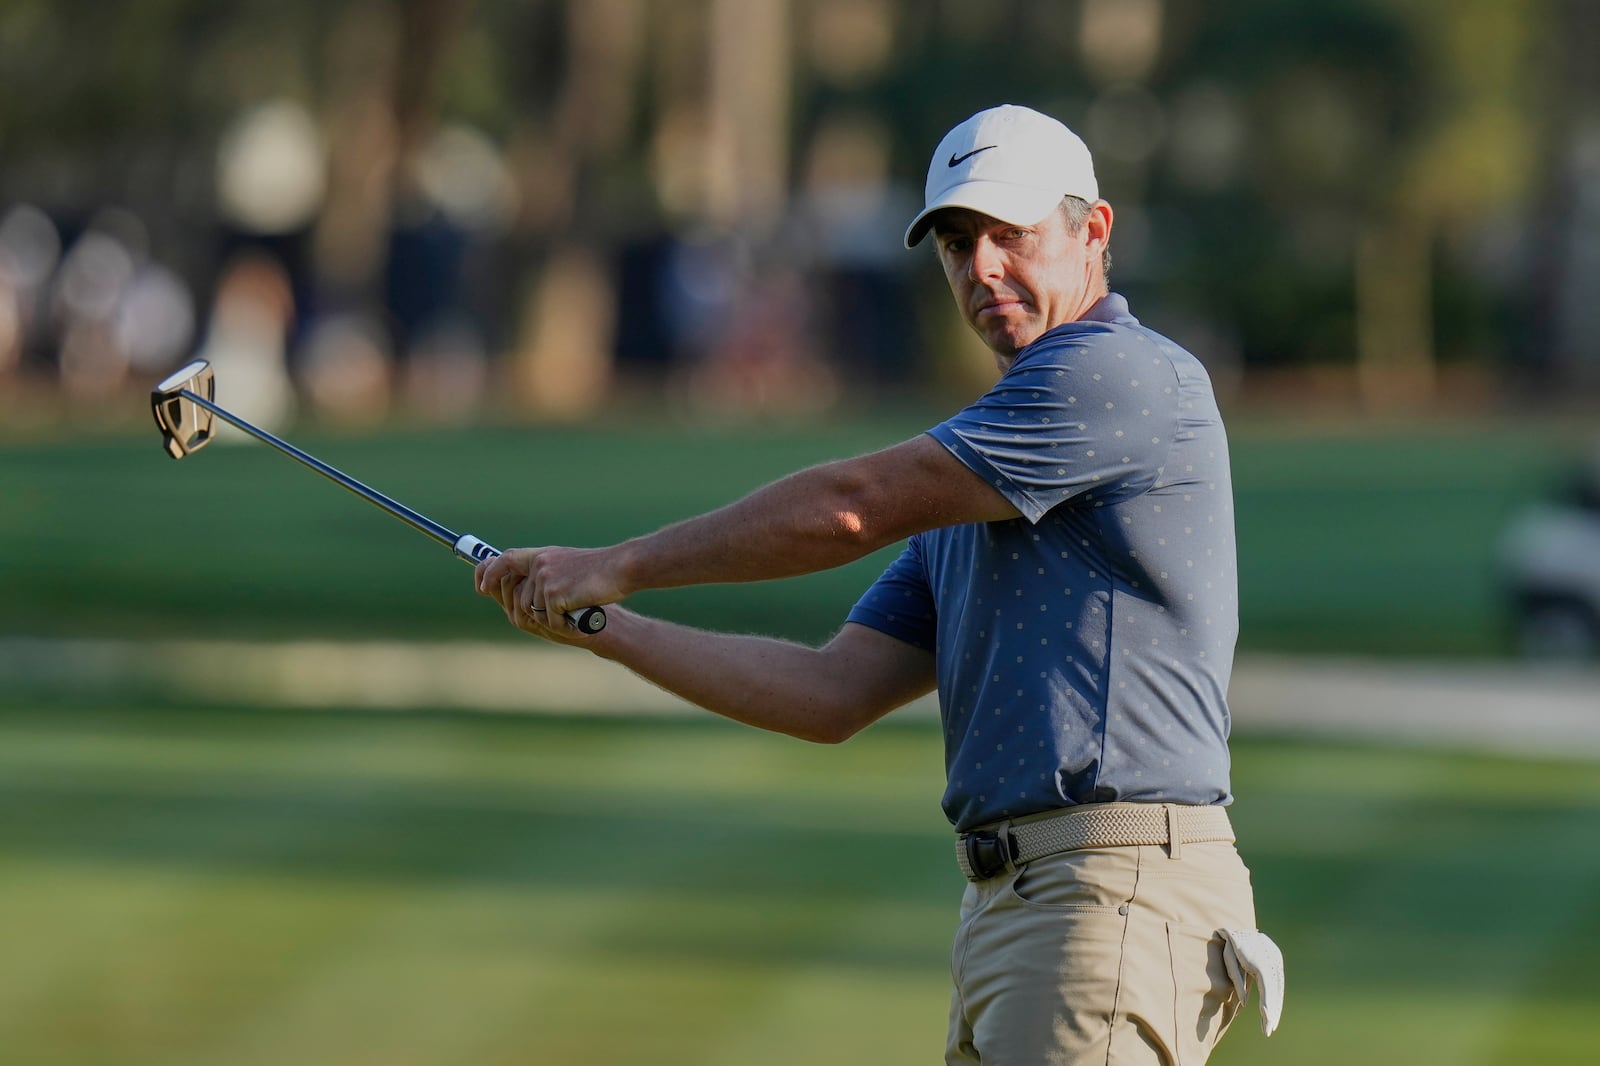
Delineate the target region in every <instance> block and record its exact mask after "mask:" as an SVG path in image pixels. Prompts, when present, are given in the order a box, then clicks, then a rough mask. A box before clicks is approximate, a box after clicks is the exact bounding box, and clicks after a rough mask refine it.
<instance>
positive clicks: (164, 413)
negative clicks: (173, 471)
mask: <svg viewBox="0 0 1600 1066" xmlns="http://www.w3.org/2000/svg"><path fill="white" fill-rule="evenodd" d="M185 392H188V393H192V394H194V395H196V396H199V397H202V398H203V399H205V400H207V401H213V400H215V399H216V398H217V383H216V381H214V380H213V378H212V374H211V364H210V363H208V362H206V361H205V360H204V359H196V360H195V361H194V362H192V363H190V364H189V365H188V366H186V367H184V368H183V369H182V370H179V371H177V372H176V373H173V374H171V375H170V376H168V377H167V379H166V380H165V381H163V382H162V383H161V384H159V385H157V386H156V387H155V388H154V389H152V390H151V391H150V410H151V413H153V414H154V415H155V416H156V425H157V426H158V427H159V428H160V430H161V443H162V444H163V445H165V447H166V449H167V454H168V455H170V456H172V457H173V458H174V459H182V458H183V457H184V456H186V455H188V454H189V453H190V452H196V451H199V450H200V449H201V448H204V447H205V446H206V445H207V444H210V443H211V440H212V437H213V436H214V435H215V434H214V432H213V427H214V426H215V424H216V416H215V415H213V414H212V413H211V412H210V411H208V410H206V409H205V408H204V407H201V406H200V405H199V404H197V403H195V402H194V401H192V400H190V399H189V398H188V397H186V396H185V395H184V393H185Z"/></svg>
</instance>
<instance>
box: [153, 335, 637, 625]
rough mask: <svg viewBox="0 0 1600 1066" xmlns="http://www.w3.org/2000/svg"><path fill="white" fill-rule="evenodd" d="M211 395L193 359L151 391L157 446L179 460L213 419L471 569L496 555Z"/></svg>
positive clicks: (210, 433)
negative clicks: (158, 432) (364, 503)
mask: <svg viewBox="0 0 1600 1066" xmlns="http://www.w3.org/2000/svg"><path fill="white" fill-rule="evenodd" d="M216 394H217V383H216V380H215V377H214V375H213V374H212V371H211V364H210V363H208V362H206V361H205V360H204V359H196V360H195V361H194V362H192V363H190V364H189V365H188V366H185V367H184V368H183V369H182V370H179V371H177V372H175V373H173V374H172V375H170V376H169V377H167V379H166V380H164V381H163V382H161V384H159V385H157V386H156V387H155V388H154V389H153V390H151V393H150V410H151V412H152V413H154V415H155V419H156V425H157V426H158V427H159V428H160V430H161V437H162V443H163V444H164V445H165V446H166V449H167V454H168V455H170V456H172V457H173V458H174V459H182V458H184V457H185V456H187V455H190V454H192V453H194V452H197V451H199V450H200V449H201V448H203V447H205V446H206V445H207V444H210V443H211V441H212V440H213V439H215V435H216V434H215V426H216V422H215V420H216V419H217V418H220V419H222V420H223V421H224V422H227V423H229V424H231V425H234V426H238V427H239V428H240V429H242V430H244V431H245V432H246V433H248V434H250V435H251V436H252V437H254V438H256V439H257V440H259V441H261V442H263V443H264V444H270V445H272V447H274V448H276V449H278V450H279V451H280V452H282V453H283V454H285V455H287V456H289V458H291V459H295V460H297V461H299V462H300V463H302V464H304V465H306V466H308V467H310V468H311V469H312V470H315V471H316V472H317V473H319V474H321V475H322V476H323V477H325V478H327V479H328V480H329V481H332V482H335V483H336V484H338V485H340V486H341V487H343V488H345V489H347V490H349V491H350V492H353V493H355V494H356V495H357V496H360V497H361V498H362V499H363V500H366V501H367V502H368V503H370V504H372V505H373V506H375V507H379V508H381V509H383V510H385V511H387V512H389V513H390V514H391V515H393V516H394V517H396V518H398V519H400V521H402V522H404V523H405V524H406V525H408V526H410V527H411V528H412V529H415V530H417V531H419V532H421V533H426V534H427V535H428V536H430V537H432V538H433V539H434V540H436V541H438V542H439V543H440V544H443V545H444V546H445V547H447V548H449V549H450V550H451V551H453V552H455V554H456V555H457V556H459V557H460V558H462V559H464V560H466V561H467V562H469V563H471V564H472V565H474V566H476V565H477V564H478V563H480V562H482V561H483V560H485V559H492V558H494V557H495V556H497V555H499V554H500V550H499V549H498V548H494V547H491V546H490V545H488V544H485V543H484V542H483V541H481V540H479V539H478V538H477V537H474V536H472V535H471V534H457V533H455V532H453V531H451V530H449V529H446V528H445V527H444V526H441V525H440V524H439V523H437V522H435V521H434V520H433V519H431V518H428V517H427V516H426V515H422V514H419V513H417V512H416V511H413V510H412V509H411V508H409V507H407V506H406V505H405V504H403V503H400V502H399V501H397V500H392V499H390V498H389V497H387V496H385V495H384V494H383V493H381V492H378V491H377V490H375V489H371V488H368V487H367V486H366V485H363V484H362V483H361V482H359V481H357V480H356V479H355V478H353V477H350V476H349V475H347V474H344V473H341V472H340V471H338V470H335V469H334V468H333V467H331V466H329V465H328V464H327V463H324V462H323V461H322V460H320V459H318V458H317V457H316V456H313V455H310V454H308V453H306V452H303V451H301V450H300V449H299V448H296V447H295V446H294V445H293V444H290V443H289V442H288V441H286V440H283V439H282V438H280V437H276V436H274V435H273V434H271V433H268V432H267V431H266V430H264V429H261V428H260V427H259V426H253V425H251V424H250V423H249V422H246V421H245V420H244V419H242V418H240V417H239V416H238V415H235V414H232V413H230V412H228V411H227V410H225V409H223V408H221V407H219V406H217V404H216V402H215V401H216ZM567 617H568V618H570V619H571V620H572V622H573V624H575V625H576V626H577V627H578V629H579V630H581V631H582V632H584V633H598V632H600V631H601V630H602V629H604V628H605V627H606V613H605V611H604V610H603V609H601V608H599V607H584V608H582V609H580V610H578V611H576V612H574V613H573V614H570V615H568V616H567Z"/></svg>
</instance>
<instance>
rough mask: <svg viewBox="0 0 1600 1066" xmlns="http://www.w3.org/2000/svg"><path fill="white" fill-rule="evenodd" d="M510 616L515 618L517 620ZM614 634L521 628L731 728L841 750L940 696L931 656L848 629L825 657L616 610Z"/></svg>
mask: <svg viewBox="0 0 1600 1066" xmlns="http://www.w3.org/2000/svg"><path fill="white" fill-rule="evenodd" d="M507 613H508V615H510V614H511V613H512V612H510V611H508V612H507ZM607 614H608V621H607V624H606V628H605V630H604V631H603V632H602V633H600V634H598V635H596V636H593V637H578V636H575V635H574V633H573V631H572V630H570V629H569V628H568V627H567V626H565V625H564V624H563V625H560V627H559V628H558V629H552V628H549V627H547V626H545V625H544V624H543V623H542V621H541V619H542V618H543V617H544V616H543V615H529V614H519V615H517V617H516V624H517V626H518V628H520V629H523V630H525V631H527V632H529V633H533V634H535V635H536V636H542V637H545V638H546V639H549V640H555V641H559V642H561V643H566V644H577V645H579V646H581V647H583V648H586V649H588V650H589V651H592V652H594V653H595V654H597V655H599V656H601V657H603V658H607V659H612V660H614V661H616V662H619V663H621V664H622V665H624V666H626V667H627V668H628V669H630V670H632V671H633V672H634V673H636V674H638V675H639V676H640V677H643V678H644V679H645V680H647V681H650V682H652V683H654V684H656V685H659V686H661V687H662V688H664V689H666V690H667V691H669V692H672V693H674V694H676V695H678V696H681V697H683V698H684V699H686V700H688V701H689V702H691V703H694V704H697V705H699V706H701V707H704V708H706V709H707V710H709V711H713V712H715V713H717V714H720V715H722V716H723V717H726V718H731V719H733V720H734V721H737V722H743V723H744V724H746V725H752V726H756V727H758V728H760V729H768V730H771V731H773V732H777V733H786V734H788V735H789V736H792V737H799V738H800V739H802V740H810V741H816V742H818V743H824V744H832V743H838V742H840V741H843V740H847V739H848V738H849V737H851V736H853V735H854V734H855V733H857V732H858V731H860V730H861V729H863V728H865V727H866V726H868V725H870V724H872V723H873V722H875V721H877V720H878V719H879V718H881V717H883V716H884V715H885V714H887V713H889V712H890V711H892V710H894V709H895V708H896V707H899V706H901V705H902V704H904V703H907V702H909V701H910V700H913V699H915V698H916V697H918V696H921V695H925V694H926V693H928V692H929V691H931V690H932V689H933V684H934V660H933V654H932V653H931V652H926V651H923V650H921V649H919V648H914V647H912V646H911V645H909V644H906V643H904V642H902V641H899V640H896V639H894V638H893V637H890V636H886V635H885V634H883V633H880V632H878V631H877V630H875V629H871V628H869V627H867V626H862V625H856V624H853V623H847V624H846V625H845V626H844V628H843V629H841V630H840V631H839V633H838V635H836V636H835V637H834V638H833V639H832V640H831V641H829V642H828V643H827V644H826V645H824V646H823V647H821V648H811V647H807V646H805V645H802V644H795V643H792V642H790V641H784V640H774V639H771V638H768V637H756V636H736V635H732V634H725V633H712V632H707V631H705V630H700V629H692V628H690V627H688V626H682V625H677V624H675V623H672V622H663V621H661V620H659V619H655V618H647V617H644V616H643V615H638V614H634V613H633V612H632V611H628V610H624V609H622V608H616V609H614V610H611V611H608V612H607Z"/></svg>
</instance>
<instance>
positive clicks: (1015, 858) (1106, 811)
mask: <svg viewBox="0 0 1600 1066" xmlns="http://www.w3.org/2000/svg"><path fill="white" fill-rule="evenodd" d="M1233 839H1234V837H1233V826H1232V825H1231V824H1230V823H1229V822H1228V812H1227V811H1226V810H1224V809H1223V808H1221V807H1191V806H1184V805H1181V804H1176V803H1111V804H1103V805H1101V804H1096V805H1093V806H1085V807H1067V808H1064V809H1062V810H1059V811H1051V812H1050V813H1049V814H1046V815H1041V816H1034V817H1029V818H1027V819H1024V820H1022V821H1018V822H1000V823H999V824H997V825H994V826H988V827H985V828H983V829H974V830H973V831H971V832H970V833H962V834H961V835H960V836H959V837H957V838H956V862H957V863H959V864H960V865H961V872H962V873H963V874H964V875H965V876H966V878H967V880H968V881H986V880H988V879H989V878H991V877H993V876H995V875H996V874H998V873H1000V872H1001V871H1002V870H1014V869H1016V868H1017V867H1018V866H1022V865H1024V864H1026V863H1030V862H1033V861H1034V860H1035V859H1042V858H1044V857H1045V856H1046V855H1056V854H1059V853H1060V852H1063V851H1078V850H1081V849H1083V848H1123V847H1134V846H1136V845H1141V844H1168V845H1171V847H1172V855H1173V858H1177V857H1178V851H1179V849H1180V848H1181V847H1182V846H1183V845H1184V844H1186V843H1196V844H1198V843H1202V842H1204V841H1212V840H1226V841H1229V842H1230V843H1231V842H1232V841H1233Z"/></svg>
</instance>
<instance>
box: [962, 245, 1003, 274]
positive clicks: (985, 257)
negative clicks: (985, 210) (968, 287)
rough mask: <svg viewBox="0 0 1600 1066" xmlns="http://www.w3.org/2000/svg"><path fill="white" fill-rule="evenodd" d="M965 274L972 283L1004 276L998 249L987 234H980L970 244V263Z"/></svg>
mask: <svg viewBox="0 0 1600 1066" xmlns="http://www.w3.org/2000/svg"><path fill="white" fill-rule="evenodd" d="M967 272H968V273H969V274H970V275H971V277H972V280H973V281H992V280H995V279H997V278H999V277H1001V276H1002V275H1004V274H1005V264H1004V263H1003V261H1002V257H1001V254H1000V249H999V248H998V247H996V245H995V243H994V241H992V240H990V239H989V237H988V235H987V234H980V235H979V236H978V237H977V239H975V240H974V241H973V242H972V261H971V262H970V263H969V264H968V266H967Z"/></svg>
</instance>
